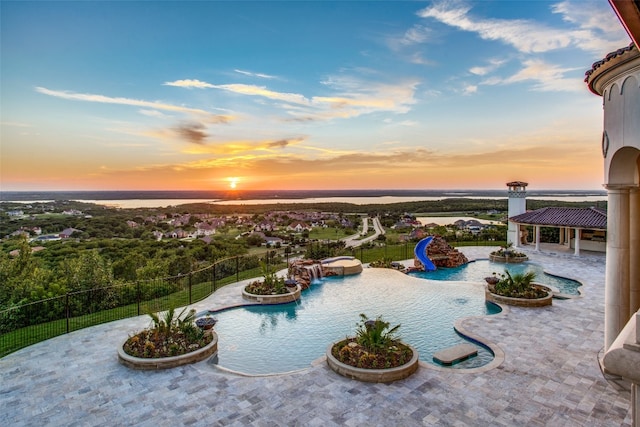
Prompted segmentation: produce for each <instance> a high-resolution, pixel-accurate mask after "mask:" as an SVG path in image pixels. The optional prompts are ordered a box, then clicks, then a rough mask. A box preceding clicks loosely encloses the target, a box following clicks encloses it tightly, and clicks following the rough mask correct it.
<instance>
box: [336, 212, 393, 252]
mask: <svg viewBox="0 0 640 427" xmlns="http://www.w3.org/2000/svg"><path fill="white" fill-rule="evenodd" d="M369 219H371V223H372V224H371V226H372V228H373V231H374V232H375V233H374V234H372V235H371V236H369V237H365V238H363V239H361V237H362V236H365V235H366V234H367V233H368V232H369ZM384 233H385V232H384V228H382V224H380V219H379V218H378V217H375V218H369V217H365V218H363V219H362V231H361V232H360V233H358V234H354V235H352V236H348V237H345V238H344V239H342V240H343V241H344V243H345V247H347V248H356V247H358V246H360V245H362V244H363V243H367V242H371V241H372V240H375V239H377V238H378V236H379V235H381V234H384Z"/></svg>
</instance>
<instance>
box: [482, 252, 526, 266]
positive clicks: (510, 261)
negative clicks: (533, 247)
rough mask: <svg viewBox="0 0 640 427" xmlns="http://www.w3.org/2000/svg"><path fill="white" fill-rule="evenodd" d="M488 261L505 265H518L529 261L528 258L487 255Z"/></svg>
mask: <svg viewBox="0 0 640 427" xmlns="http://www.w3.org/2000/svg"><path fill="white" fill-rule="evenodd" d="M489 260H490V261H493V262H502V263H505V264H519V263H521V262H525V261H529V258H528V257H526V256H502V255H493V254H489Z"/></svg>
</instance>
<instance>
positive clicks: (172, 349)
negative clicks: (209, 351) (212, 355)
mask: <svg viewBox="0 0 640 427" xmlns="http://www.w3.org/2000/svg"><path fill="white" fill-rule="evenodd" d="M186 310H187V308H186V307H185V308H184V309H183V310H182V311H181V312H180V314H178V316H177V317H176V316H175V309H174V308H170V309H169V310H167V311H166V312H165V313H164V315H162V316H161V315H160V314H158V313H149V316H150V317H151V320H152V325H151V326H150V327H149V328H147V329H145V330H143V331H141V332H138V333H137V334H135V335H133V336H131V337H129V339H127V341H126V342H125V343H124V345H123V346H122V349H123V350H124V352H125V353H126V354H128V355H130V356H134V357H140V358H149V359H152V358H162V357H172V356H179V355H182V354H186V353H190V352H193V351H195V350H198V349H200V348H202V347H205V346H206V345H207V344H209V343H210V342H211V341H212V340H213V335H212V334H205V333H204V331H203V330H201V329H200V328H198V327H196V325H195V324H194V319H195V315H196V311H195V310H193V309H192V310H190V311H189V312H187V313H186V314H185V312H186Z"/></svg>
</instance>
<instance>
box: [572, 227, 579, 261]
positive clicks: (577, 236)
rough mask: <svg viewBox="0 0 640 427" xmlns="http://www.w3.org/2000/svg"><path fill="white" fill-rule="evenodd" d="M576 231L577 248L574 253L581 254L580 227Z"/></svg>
mask: <svg viewBox="0 0 640 427" xmlns="http://www.w3.org/2000/svg"><path fill="white" fill-rule="evenodd" d="M575 232H576V244H575V249H574V250H573V254H574V255H575V256H580V229H579V228H576V229H575Z"/></svg>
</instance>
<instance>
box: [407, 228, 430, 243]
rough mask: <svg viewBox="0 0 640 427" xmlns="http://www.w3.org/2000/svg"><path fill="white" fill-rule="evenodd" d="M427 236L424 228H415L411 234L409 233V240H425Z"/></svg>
mask: <svg viewBox="0 0 640 427" xmlns="http://www.w3.org/2000/svg"><path fill="white" fill-rule="evenodd" d="M426 236H427V232H426V231H424V230H423V229H422V228H414V229H413V230H412V231H411V233H409V238H410V239H412V240H415V239H424V238H425V237H426Z"/></svg>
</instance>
